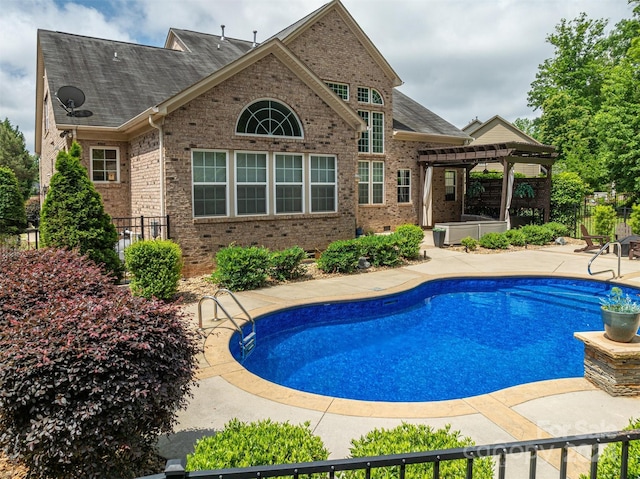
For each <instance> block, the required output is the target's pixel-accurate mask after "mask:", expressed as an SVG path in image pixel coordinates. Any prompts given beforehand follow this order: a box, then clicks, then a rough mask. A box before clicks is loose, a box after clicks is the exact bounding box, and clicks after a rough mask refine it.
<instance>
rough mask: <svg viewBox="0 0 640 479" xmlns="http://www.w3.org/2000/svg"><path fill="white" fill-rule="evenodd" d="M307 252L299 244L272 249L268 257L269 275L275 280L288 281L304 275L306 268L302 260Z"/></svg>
mask: <svg viewBox="0 0 640 479" xmlns="http://www.w3.org/2000/svg"><path fill="white" fill-rule="evenodd" d="M306 257H307V253H306V252H305V251H304V250H303V249H302V248H300V246H293V247H291V248H287V249H285V250H282V251H273V252H272V253H271V257H270V258H269V275H270V276H271V277H272V278H273V279H275V280H276V281H288V280H291V279H296V278H299V277H300V276H302V275H304V273H305V272H306V270H307V268H306V266H305V265H303V264H302V260H304V259H305V258H306Z"/></svg>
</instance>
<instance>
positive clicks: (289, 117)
mask: <svg viewBox="0 0 640 479" xmlns="http://www.w3.org/2000/svg"><path fill="white" fill-rule="evenodd" d="M236 133H243V134H247V135H269V136H288V137H302V126H301V125H300V121H299V120H298V117H297V116H296V115H295V113H293V112H292V111H291V110H290V109H289V107H287V106H286V105H283V104H282V103H280V102H277V101H275V100H258V101H256V102H255V103H252V104H251V105H249V106H248V107H246V108H245V109H244V111H243V112H242V114H241V115H240V118H239V119H238V125H237V126H236Z"/></svg>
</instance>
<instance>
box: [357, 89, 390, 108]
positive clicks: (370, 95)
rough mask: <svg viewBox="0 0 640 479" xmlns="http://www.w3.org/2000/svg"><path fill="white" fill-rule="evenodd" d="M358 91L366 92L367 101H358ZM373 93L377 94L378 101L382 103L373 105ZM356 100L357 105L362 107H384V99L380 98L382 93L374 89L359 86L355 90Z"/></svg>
mask: <svg viewBox="0 0 640 479" xmlns="http://www.w3.org/2000/svg"><path fill="white" fill-rule="evenodd" d="M358 90H367V91H368V95H367V97H368V98H369V99H368V100H367V101H362V100H360V98H359V97H358ZM374 91H375V92H376V93H377V94H378V96H379V97H380V100H381V101H382V103H375V102H374V101H373V92H374ZM356 99H357V100H358V103H361V104H362V105H379V106H383V105H384V97H383V96H382V93H380V91H379V90H376V89H375V88H371V87H368V86H359V87H357V88H356Z"/></svg>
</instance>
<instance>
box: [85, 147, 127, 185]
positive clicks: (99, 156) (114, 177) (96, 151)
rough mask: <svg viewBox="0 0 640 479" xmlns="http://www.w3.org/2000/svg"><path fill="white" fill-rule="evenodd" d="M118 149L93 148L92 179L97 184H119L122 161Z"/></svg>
mask: <svg viewBox="0 0 640 479" xmlns="http://www.w3.org/2000/svg"><path fill="white" fill-rule="evenodd" d="M119 156H120V155H119V150H118V149H117V148H93V147H92V148H91V179H93V181H95V182H115V183H117V182H119V181H120V161H119Z"/></svg>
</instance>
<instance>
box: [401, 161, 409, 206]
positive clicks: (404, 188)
mask: <svg viewBox="0 0 640 479" xmlns="http://www.w3.org/2000/svg"><path fill="white" fill-rule="evenodd" d="M398 203H411V170H404V169H403V170H398Z"/></svg>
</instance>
